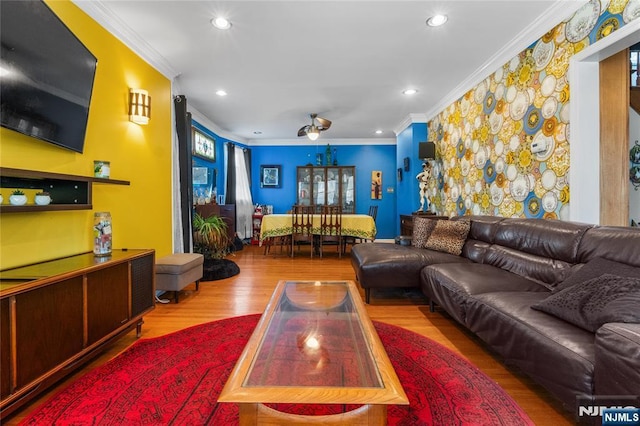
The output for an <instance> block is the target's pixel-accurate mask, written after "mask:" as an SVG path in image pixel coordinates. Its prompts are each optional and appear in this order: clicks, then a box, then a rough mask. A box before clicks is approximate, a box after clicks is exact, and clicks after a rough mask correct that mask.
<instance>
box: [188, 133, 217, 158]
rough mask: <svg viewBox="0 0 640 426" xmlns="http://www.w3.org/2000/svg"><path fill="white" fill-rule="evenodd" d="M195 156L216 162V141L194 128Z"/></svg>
mask: <svg viewBox="0 0 640 426" xmlns="http://www.w3.org/2000/svg"><path fill="white" fill-rule="evenodd" d="M192 129H193V132H192V144H193V155H195V156H197V157H200V158H204V159H205V160H210V161H216V140H215V139H213V138H212V137H209V136H207V135H205V134H204V133H202V132H200V131H199V130H196V128H195V127H193V128H192Z"/></svg>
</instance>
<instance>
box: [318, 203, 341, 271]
mask: <svg viewBox="0 0 640 426" xmlns="http://www.w3.org/2000/svg"><path fill="white" fill-rule="evenodd" d="M326 243H332V244H335V245H336V246H337V247H338V257H340V258H341V257H342V251H343V247H342V207H340V206H323V208H322V213H320V257H322V252H323V247H324V245H325V244H326Z"/></svg>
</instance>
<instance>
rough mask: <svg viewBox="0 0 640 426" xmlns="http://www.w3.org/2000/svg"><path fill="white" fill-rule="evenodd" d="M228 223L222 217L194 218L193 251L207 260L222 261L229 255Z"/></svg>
mask: <svg viewBox="0 0 640 426" xmlns="http://www.w3.org/2000/svg"><path fill="white" fill-rule="evenodd" d="M230 244H231V241H229V237H228V235H227V223H226V222H225V221H224V219H223V218H221V217H220V216H215V215H214V216H209V217H207V218H204V217H202V216H201V215H200V214H198V213H195V214H194V216H193V251H194V252H196V253H201V254H202V255H204V257H205V259H222V258H224V257H225V256H226V255H227V254H229V245H230Z"/></svg>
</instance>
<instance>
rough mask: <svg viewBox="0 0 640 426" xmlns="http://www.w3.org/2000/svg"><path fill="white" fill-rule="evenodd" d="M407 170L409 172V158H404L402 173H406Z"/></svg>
mask: <svg viewBox="0 0 640 426" xmlns="http://www.w3.org/2000/svg"><path fill="white" fill-rule="evenodd" d="M409 170H411V167H409V157H404V171H405V172H408V171H409Z"/></svg>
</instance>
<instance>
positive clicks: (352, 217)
mask: <svg viewBox="0 0 640 426" xmlns="http://www.w3.org/2000/svg"><path fill="white" fill-rule="evenodd" d="M321 216H322V215H320V214H314V215H313V216H312V219H311V221H312V227H311V232H312V233H313V234H317V235H320V222H321ZM292 217H293V215H291V214H288V213H285V214H268V215H264V216H263V217H262V224H261V226H260V245H262V243H263V242H264V241H265V240H268V239H270V238H273V237H282V236H286V235H291V233H292V228H293V226H292V222H293V220H292ZM376 232H377V230H376V222H375V221H374V220H373V217H371V216H369V215H368V214H348V213H343V214H342V236H343V237H345V236H346V237H355V238H362V239H366V240H372V241H373V240H374V239H375V238H376Z"/></svg>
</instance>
